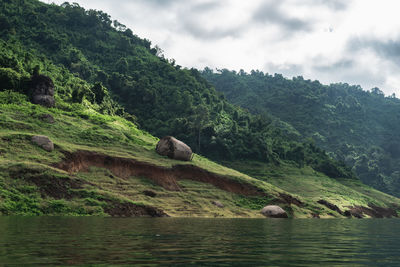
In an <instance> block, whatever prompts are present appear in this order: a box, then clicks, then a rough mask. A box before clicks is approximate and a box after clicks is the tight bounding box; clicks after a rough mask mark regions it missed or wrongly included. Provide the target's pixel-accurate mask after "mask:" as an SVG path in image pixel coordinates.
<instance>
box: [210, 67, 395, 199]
mask: <svg viewBox="0 0 400 267" xmlns="http://www.w3.org/2000/svg"><path fill="white" fill-rule="evenodd" d="M202 75H203V77H204V78H206V79H207V80H208V81H209V82H210V83H211V84H213V85H214V86H215V88H216V89H217V90H218V91H219V92H221V93H223V94H224V95H225V96H226V98H227V99H228V100H229V101H230V102H231V103H233V104H236V105H239V106H241V107H243V108H245V109H247V110H249V111H250V112H252V113H253V114H263V113H269V114H272V115H273V116H275V117H277V118H279V119H280V120H282V121H284V122H287V123H288V124H290V125H291V126H293V128H294V129H295V131H297V132H298V133H299V134H300V135H301V138H302V139H303V140H305V139H312V140H313V141H314V142H315V144H316V145H317V146H320V147H322V148H324V149H325V150H327V151H328V152H329V155H331V156H332V157H333V158H335V159H337V160H339V161H343V162H345V163H346V164H347V165H349V166H351V167H352V169H353V171H354V172H355V173H356V174H357V175H358V176H359V177H360V178H361V180H362V181H363V182H365V183H367V184H369V185H372V186H374V187H375V188H378V189H379V190H383V191H385V192H388V193H391V194H395V195H397V196H399V195H400V100H399V99H398V98H395V97H394V96H390V97H385V96H384V94H383V93H382V92H381V91H380V90H379V89H378V88H373V89H372V90H371V91H370V92H367V91H364V90H362V88H361V87H359V86H351V85H348V84H345V83H338V84H331V85H323V84H321V83H320V82H318V81H311V80H304V79H303V78H302V77H295V78H293V79H287V78H284V77H283V76H282V75H280V74H275V75H269V74H264V73H262V72H259V71H252V72H251V73H245V72H239V73H237V72H234V71H229V70H221V71H217V72H213V71H212V70H210V69H205V70H204V71H203V72H202Z"/></svg>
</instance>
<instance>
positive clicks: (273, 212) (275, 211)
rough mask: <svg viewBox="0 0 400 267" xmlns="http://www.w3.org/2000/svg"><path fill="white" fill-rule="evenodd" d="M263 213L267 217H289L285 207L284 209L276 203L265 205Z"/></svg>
mask: <svg viewBox="0 0 400 267" xmlns="http://www.w3.org/2000/svg"><path fill="white" fill-rule="evenodd" d="M261 213H262V214H263V215H264V216H265V217H269V218H288V215H287V213H286V211H285V210H284V209H282V208H281V207H279V206H276V205H268V206H265V207H264V208H263V209H262V210H261Z"/></svg>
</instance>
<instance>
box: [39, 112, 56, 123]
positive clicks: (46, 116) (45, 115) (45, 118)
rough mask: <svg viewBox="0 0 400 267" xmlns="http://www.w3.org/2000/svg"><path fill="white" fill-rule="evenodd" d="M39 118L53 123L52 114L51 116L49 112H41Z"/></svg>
mask: <svg viewBox="0 0 400 267" xmlns="http://www.w3.org/2000/svg"><path fill="white" fill-rule="evenodd" d="M40 119H41V120H42V121H45V122H48V123H55V122H56V121H55V119H54V117H53V116H51V115H50V114H42V115H40Z"/></svg>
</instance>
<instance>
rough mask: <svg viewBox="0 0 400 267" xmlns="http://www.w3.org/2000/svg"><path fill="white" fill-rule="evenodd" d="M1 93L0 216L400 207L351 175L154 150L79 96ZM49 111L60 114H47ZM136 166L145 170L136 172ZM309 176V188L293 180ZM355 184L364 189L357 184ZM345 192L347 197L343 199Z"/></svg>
mask: <svg viewBox="0 0 400 267" xmlns="http://www.w3.org/2000/svg"><path fill="white" fill-rule="evenodd" d="M0 99H1V101H0V116H1V122H2V125H1V126H2V127H1V130H0V155H1V158H0V213H1V214H3V215H17V214H19V215H41V214H49V215H101V216H106V215H112V216H163V215H165V214H167V215H169V216H190V217H261V214H260V209H261V208H262V207H264V206H265V205H268V204H278V205H280V206H282V207H283V208H284V209H285V210H286V211H287V212H288V213H289V215H290V216H291V217H296V218H302V217H312V216H316V215H318V216H320V217H343V216H345V214H344V213H343V214H341V213H338V212H337V211H332V210H331V209H329V208H327V207H326V206H324V205H322V204H320V203H318V202H317V201H318V200H320V199H325V200H329V201H330V202H332V203H340V208H341V209H342V210H343V211H344V210H351V209H352V208H354V207H357V206H362V207H365V208H367V209H369V206H368V205H369V204H371V203H373V204H374V205H376V206H379V207H382V208H384V209H389V210H390V212H392V213H390V214H389V215H390V216H397V214H396V213H395V210H398V209H399V207H400V200H398V199H397V198H394V197H390V196H388V195H385V194H383V193H379V192H375V191H371V189H370V188H368V187H367V186H364V185H362V184H358V183H356V184H351V181H354V180H351V179H345V180H344V181H346V182H347V183H349V186H343V185H342V184H341V182H340V181H338V180H336V179H331V178H328V177H327V176H324V175H322V174H320V173H317V172H315V171H314V170H312V169H310V168H309V167H305V168H302V169H299V168H298V167H297V166H296V165H293V164H292V165H290V164H284V165H281V166H279V167H278V166H276V165H274V164H271V166H270V167H271V169H270V167H268V168H267V169H268V170H269V172H267V171H266V170H267V169H265V170H264V169H260V168H259V167H257V166H253V165H254V164H256V163H255V162H249V163H250V165H247V164H246V165H244V164H243V165H241V164H236V165H238V166H248V167H251V169H252V170H253V171H256V172H257V171H259V174H260V173H262V174H263V175H259V176H255V177H257V178H258V179H254V178H251V177H250V176H247V175H245V174H242V173H240V172H237V171H234V170H232V169H229V168H226V167H223V166H221V165H218V164H216V163H213V162H211V161H209V160H207V159H205V158H203V157H201V156H198V155H195V157H194V159H193V161H192V162H180V161H176V160H171V159H168V158H166V157H162V156H160V155H158V154H157V153H156V152H155V150H154V147H155V144H156V142H157V140H158V139H157V138H154V137H153V136H151V135H149V134H148V133H146V132H143V131H141V130H139V129H137V127H136V126H135V125H134V124H132V123H131V122H129V121H127V120H125V119H123V118H121V117H119V116H111V115H104V114H100V113H98V112H96V111H93V110H92V109H89V108H87V107H84V106H83V105H81V104H79V105H77V104H73V106H74V111H70V109H72V107H71V105H70V104H67V103H63V105H62V106H61V107H59V108H50V109H48V108H44V107H42V106H39V105H33V104H31V103H30V102H29V101H27V100H26V96H25V95H22V94H19V93H15V92H10V91H4V92H0ZM44 114H50V115H51V116H53V117H54V119H55V122H54V123H49V122H48V121H46V120H44V119H43V118H44V116H43V115H44ZM37 134H41V135H46V136H49V137H50V139H51V140H52V141H53V142H54V144H55V150H54V151H52V152H48V151H45V150H44V149H42V148H40V147H39V146H37V145H36V144H33V143H32V141H31V137H32V136H33V135H37ZM85 155H87V156H86V157H85ZM74 156H75V158H74ZM252 164H253V165H252ZM260 164H265V163H260ZM68 166H69V167H68ZM132 166H133V168H139V170H137V172H136V173H135V172H134V170H133V172H131V171H132V169H131V168H132ZM185 166H186V167H185ZM253 167H254V168H253ZM174 170H175V171H178V172H177V173H176V174H174V173H173V172H174ZM185 170H189V172H185ZM160 171H161V172H160ZM153 172H154V173H153ZM291 172H292V173H291ZM277 173H280V176H279V177H277V176H276V175H277ZM165 174H167V175H165ZM294 174H295V175H294ZM286 175H287V177H289V178H290V179H292V180H291V181H289V180H288V182H287V183H286V184H281V183H280V182H279V181H280V180H281V179H280V177H283V176H284V177H286ZM207 177H210V178H212V179H207ZM171 179H172V180H171ZM303 180H304V181H305V182H307V186H303V187H300V186H299V187H298V188H296V187H291V188H289V187H288V184H291V183H294V182H296V183H300V184H301V183H302V182H301V181H303ZM170 181H172V182H173V183H172V184H171V183H169V182H170ZM271 181H273V182H274V183H276V185H273V184H272V183H271ZM171 185H172V186H171ZM280 187H281V188H285V189H286V190H282V189H281V188H280ZM305 187H310V188H312V187H315V190H316V192H315V195H314V196H311V195H307V194H303V192H302V190H301V188H305ZM357 187H358V188H360V189H362V190H364V191H366V192H362V193H358V192H356V190H355V189H352V188H357ZM367 191H371V192H369V193H368V192H367ZM340 192H342V193H343V192H344V194H346V196H345V198H344V196H342V198H339V197H340V196H341V193H340ZM317 195H318V197H317ZM344 200H345V201H344ZM216 201H218V202H219V203H222V205H223V207H218V206H216V205H215V202H216ZM345 204H348V206H344V205H345ZM393 212H394V213H393ZM357 214H359V213H354V214H353V216H358V215H357ZM347 216H348V215H347ZM364 216H383V215H379V214H374V213H368V212H366V213H364Z"/></svg>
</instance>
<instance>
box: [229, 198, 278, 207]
mask: <svg viewBox="0 0 400 267" xmlns="http://www.w3.org/2000/svg"><path fill="white" fill-rule="evenodd" d="M270 201H271V200H270V199H267V198H265V197H244V196H238V197H237V198H236V200H235V204H236V205H237V206H239V207H244V208H248V209H252V210H261V209H262V208H264V207H265V206H266V205H268V204H269V203H270Z"/></svg>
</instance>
